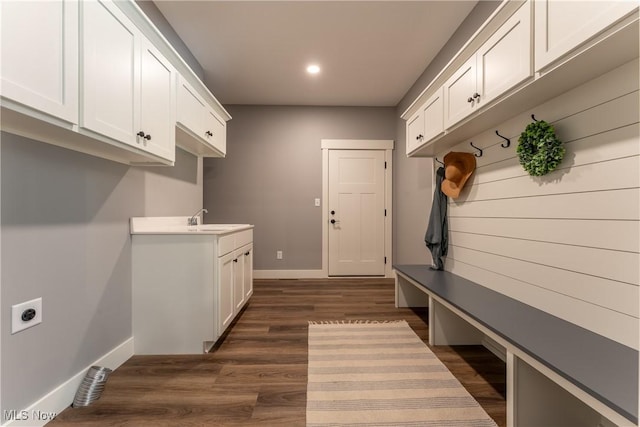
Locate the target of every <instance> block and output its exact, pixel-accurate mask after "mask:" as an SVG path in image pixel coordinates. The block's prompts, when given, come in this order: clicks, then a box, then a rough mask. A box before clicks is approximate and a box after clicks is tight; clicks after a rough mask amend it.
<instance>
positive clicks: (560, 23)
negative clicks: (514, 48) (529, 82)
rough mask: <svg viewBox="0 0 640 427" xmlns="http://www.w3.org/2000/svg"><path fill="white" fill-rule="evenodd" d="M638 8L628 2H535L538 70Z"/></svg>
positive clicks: (631, 2)
mask: <svg viewBox="0 0 640 427" xmlns="http://www.w3.org/2000/svg"><path fill="white" fill-rule="evenodd" d="M637 7H638V2H637V1H633V0H629V1H588V0H587V1H559V0H536V1H535V64H536V66H535V68H536V71H539V70H541V69H542V68H544V67H546V66H547V65H549V64H551V63H552V62H553V61H555V60H556V59H558V58H560V57H561V56H562V55H564V54H566V53H567V52H569V51H570V50H572V49H573V48H575V47H578V46H579V45H580V44H582V42H585V41H587V40H588V39H590V38H591V37H592V36H595V35H596V34H598V33H599V32H600V31H602V30H604V29H606V28H607V27H608V26H609V25H611V24H613V23H615V22H616V21H617V20H619V19H621V18H622V17H624V16H625V15H627V14H628V13H629V12H631V11H633V10H635V9H636V8H637Z"/></svg>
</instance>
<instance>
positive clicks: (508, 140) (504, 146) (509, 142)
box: [496, 131, 511, 148]
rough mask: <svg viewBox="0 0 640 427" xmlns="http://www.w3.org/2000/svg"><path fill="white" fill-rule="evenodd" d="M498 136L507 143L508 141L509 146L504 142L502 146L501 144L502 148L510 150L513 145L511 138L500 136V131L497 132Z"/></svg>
mask: <svg viewBox="0 0 640 427" xmlns="http://www.w3.org/2000/svg"><path fill="white" fill-rule="evenodd" d="M496 135H498V136H499V137H500V138H502V139H504V140H505V141H507V142H506V144H507V145H505V143H504V142H503V143H502V144H500V146H501V147H502V148H508V147H509V146H510V145H511V140H510V139H509V138H507V137H504V136H502V135H500V134H499V133H498V131H496Z"/></svg>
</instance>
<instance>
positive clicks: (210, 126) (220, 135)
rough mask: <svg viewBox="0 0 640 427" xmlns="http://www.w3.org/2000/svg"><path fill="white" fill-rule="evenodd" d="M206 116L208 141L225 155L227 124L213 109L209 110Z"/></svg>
mask: <svg viewBox="0 0 640 427" xmlns="http://www.w3.org/2000/svg"><path fill="white" fill-rule="evenodd" d="M205 118H206V120H205V128H206V132H205V134H206V140H207V142H208V143H209V145H211V146H212V147H213V148H215V149H216V150H218V151H220V152H221V153H222V154H223V155H224V153H226V152H227V124H226V123H225V121H224V120H222V119H220V118H219V117H218V116H217V115H216V113H214V112H213V111H211V110H207V112H206V114H205ZM207 132H208V133H207Z"/></svg>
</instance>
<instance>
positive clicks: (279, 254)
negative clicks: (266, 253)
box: [276, 251, 282, 259]
mask: <svg viewBox="0 0 640 427" xmlns="http://www.w3.org/2000/svg"><path fill="white" fill-rule="evenodd" d="M276 259H282V251H276Z"/></svg>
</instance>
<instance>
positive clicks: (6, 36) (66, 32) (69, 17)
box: [0, 0, 78, 124]
mask: <svg viewBox="0 0 640 427" xmlns="http://www.w3.org/2000/svg"><path fill="white" fill-rule="evenodd" d="M0 9H1V11H0V16H1V18H0V38H1V40H2V43H1V45H0V53H1V59H0V67H1V68H0V70H1V71H0V75H1V76H2V78H1V81H0V94H1V95H2V97H3V98H6V99H10V100H12V101H16V102H18V103H20V104H23V105H25V106H28V107H30V108H33V109H35V110H37V111H40V112H43V113H46V114H48V115H51V116H54V117H57V118H60V119H62V120H65V121H67V122H70V123H73V124H77V123H78V2H76V1H66V0H64V1H63V0H58V1H39V2H28V1H2V2H0Z"/></svg>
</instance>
